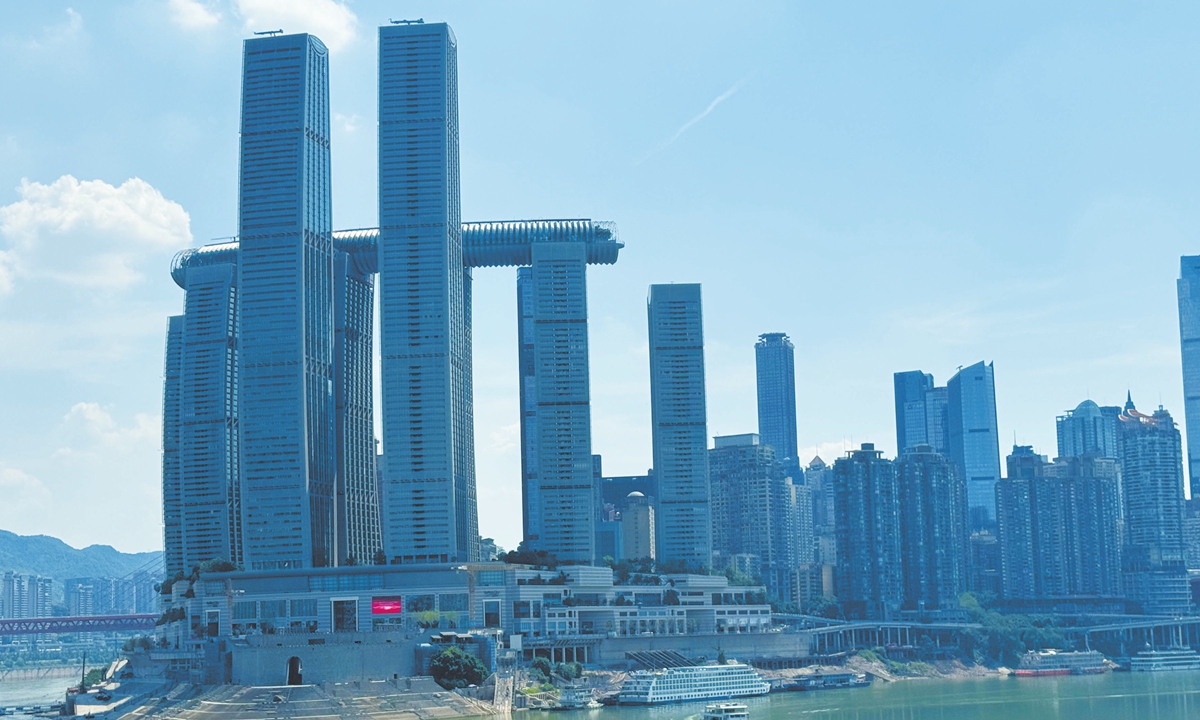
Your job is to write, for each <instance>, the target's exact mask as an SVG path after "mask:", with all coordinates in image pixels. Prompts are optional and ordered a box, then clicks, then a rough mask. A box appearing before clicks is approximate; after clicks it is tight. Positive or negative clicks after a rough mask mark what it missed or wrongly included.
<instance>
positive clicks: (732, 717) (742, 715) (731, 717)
mask: <svg viewBox="0 0 1200 720" xmlns="http://www.w3.org/2000/svg"><path fill="white" fill-rule="evenodd" d="M748 717H750V711H749V710H748V709H747V708H746V706H745V705H743V704H741V703H719V704H716V705H709V706H708V707H706V708H704V717H703V718H702V720H746V718H748Z"/></svg>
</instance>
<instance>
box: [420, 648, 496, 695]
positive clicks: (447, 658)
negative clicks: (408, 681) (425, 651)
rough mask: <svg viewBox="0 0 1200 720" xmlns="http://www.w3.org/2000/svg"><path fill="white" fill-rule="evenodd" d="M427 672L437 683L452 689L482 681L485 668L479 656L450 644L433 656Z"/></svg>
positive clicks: (485, 672)
mask: <svg viewBox="0 0 1200 720" xmlns="http://www.w3.org/2000/svg"><path fill="white" fill-rule="evenodd" d="M429 673H430V674H431V675H433V679H434V680H436V681H437V684H438V685H441V686H442V687H444V688H446V689H447V690H453V689H455V688H463V687H467V686H468V685H478V684H479V683H481V682H483V677H484V675H486V674H487V668H486V667H484V665H483V662H482V661H481V660H480V659H479V658H477V657H475V656H474V655H469V654H467V653H465V652H463V651H462V650H460V649H459V648H458V647H457V646H455V645H451V646H450V647H448V648H446V649H445V650H443V651H441V652H440V653H438V654H437V656H436V657H434V658H433V662H431V663H430V664H429Z"/></svg>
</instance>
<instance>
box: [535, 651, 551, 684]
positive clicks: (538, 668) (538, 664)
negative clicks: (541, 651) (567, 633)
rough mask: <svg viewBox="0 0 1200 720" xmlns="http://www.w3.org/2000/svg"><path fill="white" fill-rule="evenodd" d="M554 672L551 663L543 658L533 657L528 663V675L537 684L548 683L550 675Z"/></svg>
mask: <svg viewBox="0 0 1200 720" xmlns="http://www.w3.org/2000/svg"><path fill="white" fill-rule="evenodd" d="M553 672H554V667H553V665H552V663H551V662H550V661H549V660H548V659H546V658H544V657H535V658H534V659H533V660H532V661H531V662H530V663H529V674H530V675H532V676H533V679H534V680H538V681H539V682H544V683H545V682H550V675H551V673H553Z"/></svg>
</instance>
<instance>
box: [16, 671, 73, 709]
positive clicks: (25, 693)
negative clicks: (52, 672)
mask: <svg viewBox="0 0 1200 720" xmlns="http://www.w3.org/2000/svg"><path fill="white" fill-rule="evenodd" d="M72 684H75V685H78V684H79V676H78V675H74V674H72V676H71V677H56V678H43V679H41V680H5V681H3V682H0V707H13V706H15V705H26V706H28V705H53V704H54V703H60V702H62V701H63V698H64V697H66V695H67V687H68V686H70V685H72Z"/></svg>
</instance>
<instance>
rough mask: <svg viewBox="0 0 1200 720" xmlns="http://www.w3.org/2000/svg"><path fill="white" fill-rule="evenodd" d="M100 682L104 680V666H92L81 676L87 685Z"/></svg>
mask: <svg viewBox="0 0 1200 720" xmlns="http://www.w3.org/2000/svg"><path fill="white" fill-rule="evenodd" d="M102 682H104V668H93V669H91V670H88V671H87V675H84V676H83V684H84V685H86V686H87V687H91V686H93V685H99V684H100V683H102Z"/></svg>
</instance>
